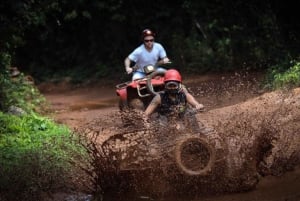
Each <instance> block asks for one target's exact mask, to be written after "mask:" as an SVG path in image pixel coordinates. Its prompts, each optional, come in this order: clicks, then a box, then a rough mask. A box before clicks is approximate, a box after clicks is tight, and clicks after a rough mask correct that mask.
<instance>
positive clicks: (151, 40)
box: [144, 39, 154, 43]
mask: <svg viewBox="0 0 300 201" xmlns="http://www.w3.org/2000/svg"><path fill="white" fill-rule="evenodd" d="M153 41H154V39H150V40H144V42H145V43H148V42H153Z"/></svg>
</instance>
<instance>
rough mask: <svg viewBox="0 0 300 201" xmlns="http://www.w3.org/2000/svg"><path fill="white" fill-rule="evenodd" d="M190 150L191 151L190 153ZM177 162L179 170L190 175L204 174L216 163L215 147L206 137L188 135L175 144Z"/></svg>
mask: <svg viewBox="0 0 300 201" xmlns="http://www.w3.org/2000/svg"><path fill="white" fill-rule="evenodd" d="M188 152H190V153H188ZM174 154H175V163H176V165H177V167H178V168H179V170H180V171H181V172H183V173H184V174H186V175H190V176H204V175H207V174H209V173H210V172H211V170H212V168H213V165H214V163H215V160H216V159H215V149H214V148H213V147H212V145H210V144H209V143H208V142H207V141H206V140H205V139H202V138H200V137H188V138H183V139H181V140H179V141H178V142H177V143H176V145H175V152H174Z"/></svg>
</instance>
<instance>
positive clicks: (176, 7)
mask: <svg viewBox="0 0 300 201" xmlns="http://www.w3.org/2000/svg"><path fill="white" fill-rule="evenodd" d="M295 4H296V3H294V2H289V1H271V0H266V1H258V0H254V1H251V2H245V1H242V0H235V1H233V0H227V1H222V0H212V1H211V0H209V1H208V0H203V1H196V0H174V1H172V3H171V2H166V1H158V0H153V1H138V0H131V1H129V0H110V1H101V0H73V1H67V0H44V1H36V0H3V1H1V3H0V26H1V27H0V44H1V46H0V48H1V52H6V53H9V55H11V59H12V65H13V66H18V67H19V68H20V69H21V70H23V71H25V72H28V73H30V74H32V75H33V76H34V77H35V78H36V80H37V81H43V80H45V79H49V78H53V77H62V76H70V77H72V79H73V80H75V81H76V80H77V81H80V80H82V79H85V78H87V77H90V78H91V77H93V78H96V79H99V78H102V77H112V78H113V77H119V78H120V77H121V79H122V76H124V66H123V60H124V58H125V57H126V56H127V55H128V54H129V53H130V52H131V51H132V50H133V49H134V48H135V47H137V46H138V45H139V44H140V42H141V41H140V33H141V31H142V30H143V29H145V28H151V29H153V30H155V31H156V32H157V41H158V42H160V43H162V44H163V45H164V47H165V49H166V50H167V53H168V56H169V57H170V58H171V60H172V61H173V67H176V68H178V69H179V70H181V71H184V72H186V73H206V72H220V71H222V72H224V71H225V72H226V71H233V70H241V69H247V70H255V71H260V70H265V69H268V68H270V66H272V65H274V64H278V63H284V62H287V61H290V60H293V59H297V58H298V57H299V47H300V46H299V45H300V44H299V43H300V39H299V36H300V34H299V22H298V19H299V12H298V11H297V6H296V5H295Z"/></svg>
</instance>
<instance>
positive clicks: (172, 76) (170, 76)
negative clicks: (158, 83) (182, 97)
mask: <svg viewBox="0 0 300 201" xmlns="http://www.w3.org/2000/svg"><path fill="white" fill-rule="evenodd" d="M181 81H182V80H181V75H180V73H179V72H178V71H177V70H175V69H170V70H167V71H166V73H165V76H164V82H165V90H166V92H168V93H178V92H179V91H180V89H181Z"/></svg>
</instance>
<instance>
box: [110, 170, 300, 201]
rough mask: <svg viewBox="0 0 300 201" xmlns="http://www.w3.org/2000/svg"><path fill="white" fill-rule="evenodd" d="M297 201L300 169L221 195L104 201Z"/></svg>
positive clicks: (128, 197)
mask: <svg viewBox="0 0 300 201" xmlns="http://www.w3.org/2000/svg"><path fill="white" fill-rule="evenodd" d="M147 200H149V201H150V200H155V201H299V200H300V167H298V168H296V169H295V170H294V171H291V172H287V173H285V174H284V175H281V176H276V177H275V176H268V177H265V178H263V179H262V180H261V181H260V182H259V184H258V185H257V187H256V189H254V190H251V191H248V192H241V193H232V194H221V195H197V196H190V195H187V196H186V195H180V196H178V195H167V196H162V197H154V196H150V195H147V194H140V195H132V194H131V195H130V194H126V193H123V194H122V195H114V196H112V195H110V196H107V197H106V198H104V201H147Z"/></svg>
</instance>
